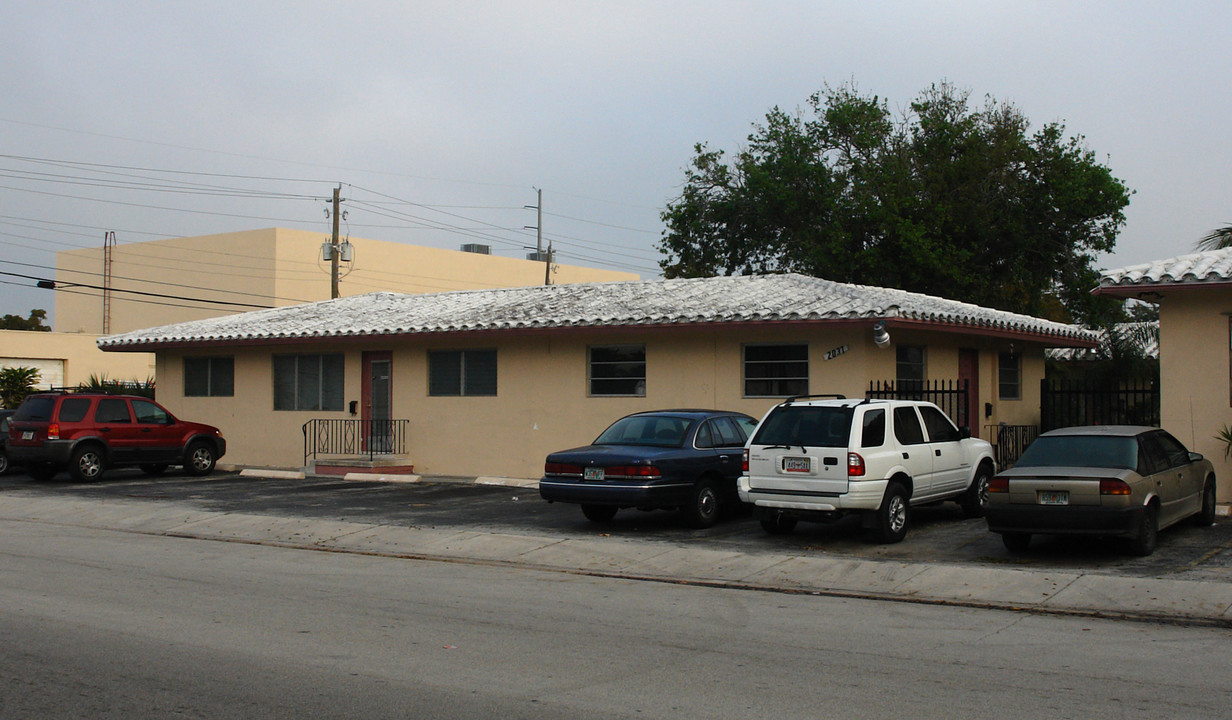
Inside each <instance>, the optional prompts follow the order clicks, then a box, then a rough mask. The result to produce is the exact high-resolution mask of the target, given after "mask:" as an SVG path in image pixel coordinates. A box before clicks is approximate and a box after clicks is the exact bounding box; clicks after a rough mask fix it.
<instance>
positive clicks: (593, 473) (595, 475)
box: [582, 467, 603, 480]
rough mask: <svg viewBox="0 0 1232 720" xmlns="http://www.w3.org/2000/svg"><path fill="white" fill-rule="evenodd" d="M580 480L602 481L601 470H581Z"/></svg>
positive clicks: (589, 468) (596, 468)
mask: <svg viewBox="0 0 1232 720" xmlns="http://www.w3.org/2000/svg"><path fill="white" fill-rule="evenodd" d="M582 479H583V480H602V479H603V468H601V467H588V468H585V469H583V470H582Z"/></svg>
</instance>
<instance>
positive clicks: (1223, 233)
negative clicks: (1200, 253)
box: [1194, 225, 1232, 250]
mask: <svg viewBox="0 0 1232 720" xmlns="http://www.w3.org/2000/svg"><path fill="white" fill-rule="evenodd" d="M1194 247H1196V248H1197V249H1198V250H1220V249H1222V248H1228V247H1232V225H1225V226H1223V227H1221V228H1216V229H1215V230H1212V231H1211V233H1210V234H1209V235H1207V236H1206V237H1204V238H1202V239H1201V240H1199V241H1198V242H1197V244H1196V245H1195V246H1194Z"/></svg>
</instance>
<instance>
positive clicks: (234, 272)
mask: <svg viewBox="0 0 1232 720" xmlns="http://www.w3.org/2000/svg"><path fill="white" fill-rule="evenodd" d="M327 239H328V236H327V235H326V234H324V233H316V232H307V231H303V230H288V229H285V228H269V229H264V230H250V231H244V232H234V233H224V234H220V235H204V236H199V237H188V238H174V239H169V240H152V241H148V242H139V243H124V244H120V245H116V246H115V248H114V249H113V251H112V266H111V274H112V285H111V287H113V288H123V289H126V290H137V291H141V292H148V293H160V294H163V295H178V296H188V297H193V298H201V299H203V300H221V301H227V302H241V303H247V304H251V305H257V306H283V305H296V304H299V303H305V302H314V301H317V300H328V299H329V296H330V276H329V263H327V262H324V261H322V260H321V259H320V258H321V243H323V242H325V241H326V240H327ZM350 242H351V244H352V245H353V247H354V257H353V263H352V265H351V267H350V268H349V272H348V268H347V266H346V264H345V263H344V264H343V266H342V273H345V275H344V277H343V278H342V280H341V282H340V283H339V292H340V294H341V295H343V296H351V295H362V294H364V293H369V292H376V291H389V292H400V293H432V292H443V291H447V290H463V289H487V288H497V287H517V286H525V285H539V284H542V283H543V280H544V263H540V262H532V261H529V260H524V259H518V258H509V257H501V256H498V255H477V254H474V253H464V252H461V251H458V250H442V249H438V248H429V247H420V246H416V245H405V244H402V243H394V242H386V241H382V240H368V239H364V238H351V239H350ZM56 263H57V271H56V281H57V283H60V284H61V285H70V284H73V283H77V284H84V285H95V286H101V285H103V277H102V271H103V249H102V248H101V247H99V248H88V249H83V250H71V251H65V252H61V253H57V255H56ZM553 268H554V270H555V272H554V273H553V275H552V281H553V282H554V283H574V282H605V281H615V280H636V279H638V276H637V275H636V274H635V273H627V272H617V271H611V270H598V269H594V268H585V267H577V266H572V265H560V264H556V265H554V266H553ZM110 306H111V307H110V318H111V322H110V327H109V331H110V332H111V333H121V332H128V331H130V330H138V329H142V328H148V327H154V326H157V325H167V324H171V323H176V322H183V321H186V320H199V319H202V318H207V317H216V316H219V315H225V314H228V313H233V312H243V311H245V310H251V309H253V308H246V307H242V306H235V305H225V304H223V305H220V304H206V305H201V304H195V306H194V303H192V302H186V301H181V300H173V299H167V298H158V297H148V296H144V297H143V296H137V295H132V294H129V293H121V292H113V293H111V303H110ZM185 306H192V307H185ZM55 328H56V330H58V331H62V332H87V333H102V332H103V301H102V291H101V290H96V289H90V288H76V289H73V291H72V292H57V293H56V296H55Z"/></svg>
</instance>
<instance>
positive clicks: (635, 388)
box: [588, 345, 646, 397]
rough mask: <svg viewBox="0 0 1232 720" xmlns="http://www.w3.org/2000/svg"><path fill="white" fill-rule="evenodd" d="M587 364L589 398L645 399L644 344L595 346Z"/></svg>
mask: <svg viewBox="0 0 1232 720" xmlns="http://www.w3.org/2000/svg"><path fill="white" fill-rule="evenodd" d="M588 361H589V362H588V365H589V367H588V377H589V382H590V394H591V395H624V396H632V397H645V396H646V346H645V345H596V346H594V347H592V348H590V351H589V353H588Z"/></svg>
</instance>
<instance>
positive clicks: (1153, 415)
mask: <svg viewBox="0 0 1232 720" xmlns="http://www.w3.org/2000/svg"><path fill="white" fill-rule="evenodd" d="M1159 424H1160V420H1159V383H1158V382H1156V381H1144V382H1140V383H1125V384H1122V385H1119V386H1117V387H1112V388H1107V387H1104V388H1101V387H1094V386H1091V385H1089V384H1086V383H1082V382H1067V381H1063V380H1043V381H1041V382H1040V429H1041V431H1043V432H1047V431H1049V430H1053V429H1056V428H1060V427H1069V426H1071V425H1153V426H1159Z"/></svg>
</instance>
